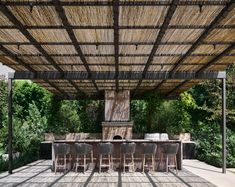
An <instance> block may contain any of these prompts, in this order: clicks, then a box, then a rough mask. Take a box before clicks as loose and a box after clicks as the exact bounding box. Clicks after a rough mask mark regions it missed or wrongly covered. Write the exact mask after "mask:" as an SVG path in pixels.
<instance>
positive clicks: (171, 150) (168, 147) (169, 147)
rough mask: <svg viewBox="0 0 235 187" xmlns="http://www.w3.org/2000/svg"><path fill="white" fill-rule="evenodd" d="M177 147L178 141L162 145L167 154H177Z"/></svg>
mask: <svg viewBox="0 0 235 187" xmlns="http://www.w3.org/2000/svg"><path fill="white" fill-rule="evenodd" d="M178 149H179V144H178V143H168V144H165V145H164V146H163V150H164V152H165V153H166V154H169V155H174V154H177V152H178Z"/></svg>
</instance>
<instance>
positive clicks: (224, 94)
mask: <svg viewBox="0 0 235 187" xmlns="http://www.w3.org/2000/svg"><path fill="white" fill-rule="evenodd" d="M222 160H223V166H222V173H226V78H223V79H222Z"/></svg>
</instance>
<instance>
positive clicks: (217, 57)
mask: <svg viewBox="0 0 235 187" xmlns="http://www.w3.org/2000/svg"><path fill="white" fill-rule="evenodd" d="M233 49H235V44H233V45H230V46H229V47H227V48H226V49H225V50H224V51H223V52H222V53H221V54H219V55H218V56H216V57H215V58H213V59H212V60H211V61H209V62H208V63H207V64H205V65H204V66H203V67H202V68H200V69H199V70H198V71H196V75H197V74H199V73H201V72H204V71H205V70H206V69H207V68H208V67H210V66H212V65H214V64H215V63H216V62H217V61H219V60H220V59H221V58H223V57H224V56H225V54H227V53H230V52H231V51H232V50H233ZM189 81H190V80H185V81H184V82H183V83H180V84H179V85H177V86H176V87H175V88H174V89H173V90H171V91H170V92H169V93H168V94H167V95H171V94H172V93H173V92H175V91H176V90H178V89H179V88H180V87H182V86H183V85H184V84H186V83H187V82H189Z"/></svg>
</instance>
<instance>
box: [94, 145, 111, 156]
mask: <svg viewBox="0 0 235 187" xmlns="http://www.w3.org/2000/svg"><path fill="white" fill-rule="evenodd" d="M98 150H99V153H100V154H102V155H111V154H112V153H113V144H112V143H99V144H98Z"/></svg>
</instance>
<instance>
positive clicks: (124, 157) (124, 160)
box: [123, 154, 126, 173]
mask: <svg viewBox="0 0 235 187" xmlns="http://www.w3.org/2000/svg"><path fill="white" fill-rule="evenodd" d="M125 166H126V155H125V154H123V172H124V173H125Z"/></svg>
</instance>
